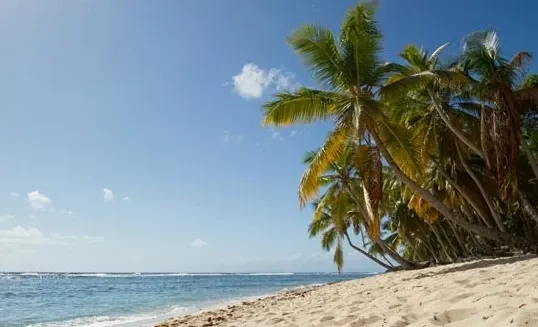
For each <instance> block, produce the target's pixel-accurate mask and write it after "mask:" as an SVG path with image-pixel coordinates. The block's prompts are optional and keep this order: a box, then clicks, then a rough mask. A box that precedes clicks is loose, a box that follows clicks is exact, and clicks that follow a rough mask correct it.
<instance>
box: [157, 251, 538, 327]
mask: <svg viewBox="0 0 538 327" xmlns="http://www.w3.org/2000/svg"><path fill="white" fill-rule="evenodd" d="M537 273H538V258H536V257H531V256H524V257H511V258H499V259H487V260H478V261H471V262H466V263H459V264H453V265H447V266H440V267H434V268H428V269H423V270H417V271H402V272H396V273H388V274H383V275H378V276H372V277H367V278H362V279H359V280H354V281H347V282H341V283H336V284H331V285H324V286H315V287H307V288H304V289H298V290H293V291H289V292H285V293H281V294H277V295H272V296H268V297H264V298H260V299H258V300H255V301H248V302H242V303H240V304H238V305H229V306H227V307H225V308H221V309H216V310H212V311H206V312H202V313H200V314H197V315H190V316H185V317H180V318H175V319H171V320H170V321H168V322H164V323H161V324H159V325H158V326H161V327H162V326H169V327H172V326H173V327H176V326H204V327H209V326H229V327H231V326H235V327H241V326H290V327H291V326H326V327H329V326H350V327H362V326H379V327H403V326H410V327H411V326H412V327H423V326H453V327H457V326H458V327H459V326H461V327H466V326H491V327H494V326H538V278H537Z"/></svg>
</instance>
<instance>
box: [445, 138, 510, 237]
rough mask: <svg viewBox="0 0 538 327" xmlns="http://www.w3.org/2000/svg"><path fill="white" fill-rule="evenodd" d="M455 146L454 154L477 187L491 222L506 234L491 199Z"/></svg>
mask: <svg viewBox="0 0 538 327" xmlns="http://www.w3.org/2000/svg"><path fill="white" fill-rule="evenodd" d="M455 145H456V152H457V153H458V158H459V159H460V161H461V164H462V165H463V169H465V172H467V174H468V175H469V176H470V177H471V179H472V180H473V182H474V183H475V184H476V186H477V187H478V190H479V191H480V194H482V197H483V198H484V201H486V204H487V206H488V208H489V211H490V212H491V215H492V216H493V220H494V221H495V224H496V225H497V227H498V228H499V230H500V231H501V232H506V229H505V228H504V225H503V223H502V220H501V216H500V215H499V213H498V212H497V209H495V206H494V205H493V202H492V201H491V198H490V197H489V195H488V193H487V192H486V189H485V188H484V186H483V185H482V183H481V182H480V180H479V179H478V177H476V174H475V173H474V172H473V170H472V169H471V167H469V165H468V164H467V161H465V158H463V155H462V154H461V150H460V146H459V145H458V143H457V142H456V143H455Z"/></svg>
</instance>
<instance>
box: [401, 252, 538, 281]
mask: <svg viewBox="0 0 538 327" xmlns="http://www.w3.org/2000/svg"><path fill="white" fill-rule="evenodd" d="M534 258H537V256H536V255H533V254H528V255H521V256H515V257H509V258H498V259H482V260H478V261H473V262H469V263H464V264H461V265H458V266H456V267H450V268H446V269H443V270H440V271H432V272H428V273H424V274H418V275H417V276H416V277H413V278H410V279H422V278H427V277H433V276H438V275H445V274H450V273H455V272H460V271H467V270H471V269H478V268H488V267H494V266H499V265H506V264H511V263H516V262H520V261H525V260H530V259H534Z"/></svg>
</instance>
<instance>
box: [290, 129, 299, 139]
mask: <svg viewBox="0 0 538 327" xmlns="http://www.w3.org/2000/svg"><path fill="white" fill-rule="evenodd" d="M297 133H299V132H298V131H297V130H295V129H294V130H292V131H291V132H290V137H294V136H295V135H297Z"/></svg>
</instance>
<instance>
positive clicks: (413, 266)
mask: <svg viewBox="0 0 538 327" xmlns="http://www.w3.org/2000/svg"><path fill="white" fill-rule="evenodd" d="M372 241H373V242H375V244H377V245H378V246H379V247H380V248H381V249H383V251H384V252H385V253H386V254H387V255H388V256H389V257H391V258H392V260H394V261H396V262H397V263H398V264H400V265H401V266H402V268H404V269H417V268H420V267H421V265H420V264H417V263H415V262H411V261H409V260H407V259H405V258H404V257H402V256H401V255H400V254H399V253H398V252H396V251H394V250H393V249H392V248H391V247H390V246H388V245H387V244H385V242H383V240H381V239H379V238H378V239H376V240H372Z"/></svg>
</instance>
